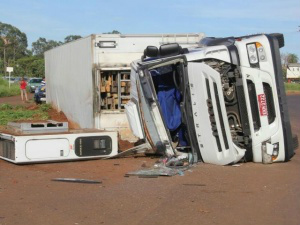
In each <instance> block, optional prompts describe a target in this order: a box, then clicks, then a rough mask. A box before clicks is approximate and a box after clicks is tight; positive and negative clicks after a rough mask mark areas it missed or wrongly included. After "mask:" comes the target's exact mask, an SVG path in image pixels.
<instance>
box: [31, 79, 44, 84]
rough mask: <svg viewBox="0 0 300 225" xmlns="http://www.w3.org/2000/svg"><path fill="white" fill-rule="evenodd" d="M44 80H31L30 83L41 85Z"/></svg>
mask: <svg viewBox="0 0 300 225" xmlns="http://www.w3.org/2000/svg"><path fill="white" fill-rule="evenodd" d="M42 81H43V79H31V80H30V81H29V83H41V82H42Z"/></svg>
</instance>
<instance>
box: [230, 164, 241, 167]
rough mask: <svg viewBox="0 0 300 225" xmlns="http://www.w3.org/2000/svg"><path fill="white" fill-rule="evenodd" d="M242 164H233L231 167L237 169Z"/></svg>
mask: <svg viewBox="0 0 300 225" xmlns="http://www.w3.org/2000/svg"><path fill="white" fill-rule="evenodd" d="M241 165H242V164H233V165H232V166H234V167H239V166H241Z"/></svg>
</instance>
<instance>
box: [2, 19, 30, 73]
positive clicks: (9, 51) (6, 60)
mask: <svg viewBox="0 0 300 225" xmlns="http://www.w3.org/2000/svg"><path fill="white" fill-rule="evenodd" d="M26 50H27V36H26V34H25V33H23V32H21V31H20V30H19V29H18V28H16V27H14V26H12V25H10V24H6V23H2V22H0V59H1V60H2V64H3V67H2V68H3V70H4V73H5V68H6V66H10V65H11V64H14V63H15V61H16V59H19V58H21V57H23V56H25V55H26Z"/></svg>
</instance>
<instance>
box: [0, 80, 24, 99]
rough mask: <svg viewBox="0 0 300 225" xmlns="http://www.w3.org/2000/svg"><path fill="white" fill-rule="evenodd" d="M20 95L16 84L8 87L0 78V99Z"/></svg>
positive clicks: (5, 81)
mask: <svg viewBox="0 0 300 225" xmlns="http://www.w3.org/2000/svg"><path fill="white" fill-rule="evenodd" d="M19 94H20V88H19V85H18V84H10V88H9V85H8V81H7V80H4V79H2V78H0V97H8V96H15V95H19Z"/></svg>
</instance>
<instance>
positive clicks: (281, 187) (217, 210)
mask: <svg viewBox="0 0 300 225" xmlns="http://www.w3.org/2000/svg"><path fill="white" fill-rule="evenodd" d="M288 103H289V111H290V115H291V123H292V129H293V132H294V133H296V134H298V136H299V137H300V128H299V127H300V95H296V96H293V95H292V96H288ZM155 160H156V159H151V158H147V157H140V158H127V159H114V160H94V161H84V162H71V163H52V164H40V165H24V166H16V165H13V164H10V163H8V162H5V161H2V160H1V161H0V224H14V225H17V224H22V225H24V224H31V225H33V224H38V225H41V224H43V225H46V224H56V225H59V224H89V225H90V224H131V225H134V224H143V225H146V224H160V225H161V224H189V225H190V224H264V225H265V224H300V152H299V149H298V151H297V154H296V155H295V156H294V157H293V159H292V160H291V161H290V162H288V163H280V164H279V163H278V164H272V165H262V164H255V163H245V164H241V166H239V167H233V166H214V165H208V164H199V165H197V166H196V167H194V168H192V169H191V170H190V171H187V172H185V174H184V176H175V177H159V178H137V177H128V178H126V177H124V174H125V173H126V172H129V171H134V170H136V169H139V168H141V165H142V164H146V165H149V166H151V165H152V164H153V163H154V162H155ZM59 177H73V178H81V179H94V180H101V181H102V182H103V183H102V184H76V183H61V182H54V181H51V179H53V178H59Z"/></svg>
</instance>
